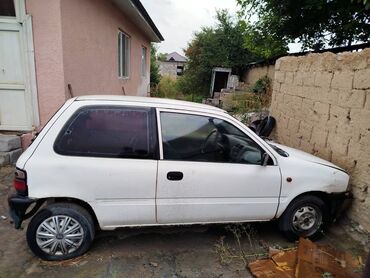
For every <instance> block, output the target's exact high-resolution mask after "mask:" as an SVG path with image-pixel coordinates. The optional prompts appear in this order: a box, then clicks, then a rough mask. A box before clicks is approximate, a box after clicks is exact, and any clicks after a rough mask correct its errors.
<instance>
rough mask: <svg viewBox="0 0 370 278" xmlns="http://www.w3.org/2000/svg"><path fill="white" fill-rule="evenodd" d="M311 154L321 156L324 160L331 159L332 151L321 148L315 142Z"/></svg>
mask: <svg viewBox="0 0 370 278" xmlns="http://www.w3.org/2000/svg"><path fill="white" fill-rule="evenodd" d="M313 154H314V155H316V156H318V157H321V158H322V159H325V160H331V157H332V151H331V150H330V149H328V148H323V147H320V146H318V145H317V144H315V146H314V151H313Z"/></svg>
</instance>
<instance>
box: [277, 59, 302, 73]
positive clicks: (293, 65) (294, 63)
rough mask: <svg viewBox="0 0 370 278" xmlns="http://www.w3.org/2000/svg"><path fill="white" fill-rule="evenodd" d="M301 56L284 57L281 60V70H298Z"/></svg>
mask: <svg viewBox="0 0 370 278" xmlns="http://www.w3.org/2000/svg"><path fill="white" fill-rule="evenodd" d="M299 60H300V58H299V57H284V58H282V59H281V61H280V70H282V71H296V70H297V69H298V65H299Z"/></svg>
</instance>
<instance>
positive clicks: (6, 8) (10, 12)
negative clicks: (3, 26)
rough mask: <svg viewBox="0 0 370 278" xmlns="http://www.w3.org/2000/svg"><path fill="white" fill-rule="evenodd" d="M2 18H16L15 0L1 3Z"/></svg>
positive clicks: (0, 13) (2, 0)
mask: <svg viewBox="0 0 370 278" xmlns="http://www.w3.org/2000/svg"><path fill="white" fill-rule="evenodd" d="M0 16H15V8H14V0H1V1H0Z"/></svg>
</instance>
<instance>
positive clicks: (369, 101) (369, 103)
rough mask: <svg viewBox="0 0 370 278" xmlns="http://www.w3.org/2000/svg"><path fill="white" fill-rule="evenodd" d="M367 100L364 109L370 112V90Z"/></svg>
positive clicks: (367, 92)
mask: <svg viewBox="0 0 370 278" xmlns="http://www.w3.org/2000/svg"><path fill="white" fill-rule="evenodd" d="M365 99H366V102H365V105H364V108H365V109H367V110H370V90H367V91H366V92H365Z"/></svg>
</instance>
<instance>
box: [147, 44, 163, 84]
mask: <svg viewBox="0 0 370 278" xmlns="http://www.w3.org/2000/svg"><path fill="white" fill-rule="evenodd" d="M160 80H161V76H160V74H159V65H158V62H157V47H156V45H155V44H153V43H152V44H151V45H150V86H151V87H154V86H156V85H158V83H159V81H160Z"/></svg>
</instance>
